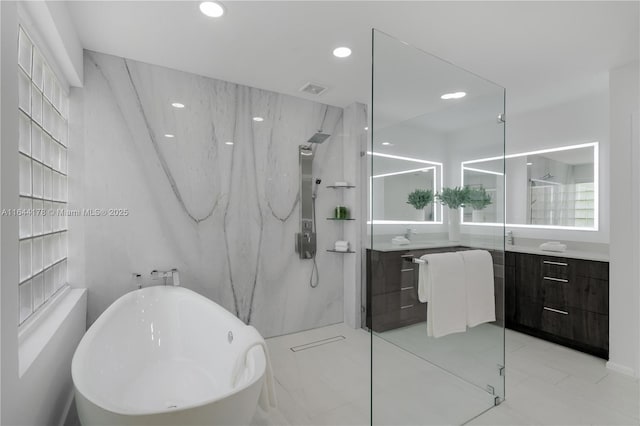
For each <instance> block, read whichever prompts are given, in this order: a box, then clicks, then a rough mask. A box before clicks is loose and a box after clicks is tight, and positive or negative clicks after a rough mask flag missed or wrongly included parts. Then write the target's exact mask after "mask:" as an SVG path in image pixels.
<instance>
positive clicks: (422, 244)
mask: <svg viewBox="0 0 640 426" xmlns="http://www.w3.org/2000/svg"><path fill="white" fill-rule="evenodd" d="M457 246H463V247H474V248H483V249H488V250H500V249H502V247H498V246H496V245H495V244H491V243H490V242H487V241H481V242H472V241H460V242H451V241H412V242H411V243H410V244H405V245H397V244H392V243H391V242H377V243H375V244H374V250H377V251H383V252H389V251H407V250H423V249H435V248H445V247H457ZM505 250H506V251H511V252H516V253H529V254H537V255H541V256H555V257H566V258H571V259H584V260H595V261H599V262H608V261H609V254H608V253H604V252H595V251H582V250H567V251H564V252H553V251H545V250H540V249H539V248H538V247H535V246H522V245H507V246H505Z"/></svg>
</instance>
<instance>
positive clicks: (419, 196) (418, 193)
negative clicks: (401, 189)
mask: <svg viewBox="0 0 640 426" xmlns="http://www.w3.org/2000/svg"><path fill="white" fill-rule="evenodd" d="M433 199H434V197H433V191H431V190H430V189H416V190H415V191H413V192H411V193H409V195H408V197H407V204H411V205H412V206H413V207H414V208H415V209H416V210H418V211H419V212H420V213H419V214H420V217H419V220H426V211H425V210H424V209H425V207H427V206H428V205H429V204H431V203H433Z"/></svg>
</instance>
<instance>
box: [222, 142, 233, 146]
mask: <svg viewBox="0 0 640 426" xmlns="http://www.w3.org/2000/svg"><path fill="white" fill-rule="evenodd" d="M224 144H225V145H233V142H231V141H227V142H225V143H224Z"/></svg>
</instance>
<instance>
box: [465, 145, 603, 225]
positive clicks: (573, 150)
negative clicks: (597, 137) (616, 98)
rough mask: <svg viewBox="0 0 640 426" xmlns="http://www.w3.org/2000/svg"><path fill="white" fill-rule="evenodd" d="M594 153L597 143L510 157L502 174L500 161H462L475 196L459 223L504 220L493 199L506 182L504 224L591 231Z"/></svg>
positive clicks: (594, 218) (467, 183)
mask: <svg viewBox="0 0 640 426" xmlns="http://www.w3.org/2000/svg"><path fill="white" fill-rule="evenodd" d="M597 155H598V144H597V142H594V143H589V144H582V145H576V146H567V147H559V148H555V149H549V150H543V151H536V152H532V153H522V154H514V155H508V156H507V158H506V159H505V162H506V164H505V170H506V176H503V175H502V173H501V172H500V170H501V168H502V160H501V159H491V158H489V159H481V160H473V161H466V162H463V163H462V178H463V184H464V185H465V186H467V187H469V188H470V190H471V191H472V193H475V194H476V196H475V197H470V199H472V201H471V202H470V203H467V204H468V205H467V206H466V207H465V209H464V214H463V221H464V222H465V223H500V222H502V214H503V213H502V211H501V210H500V209H496V208H495V205H501V202H500V200H497V199H496V198H497V197H498V196H499V194H501V193H503V191H502V189H503V186H504V185H505V184H506V192H507V197H506V200H505V207H506V215H507V217H506V222H507V223H508V224H511V225H537V226H561V227H571V228H588V229H594V228H595V227H596V225H597V211H598V204H597V200H598V193H597V189H598V180H597V172H598V171H597V160H596V158H597ZM474 190H475V192H474ZM483 196H484V198H483ZM474 198H475V199H476V200H478V201H477V202H474V200H473V199H474ZM495 201H498V202H497V203H496V202H495Z"/></svg>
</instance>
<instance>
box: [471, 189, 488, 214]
mask: <svg viewBox="0 0 640 426" xmlns="http://www.w3.org/2000/svg"><path fill="white" fill-rule="evenodd" d="M490 204H491V195H489V194H488V193H487V190H486V189H484V188H483V187H480V188H470V189H469V200H468V201H467V203H466V205H468V206H470V207H471V208H472V209H474V210H482V209H484V208H485V207H487V206H488V205H490Z"/></svg>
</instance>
